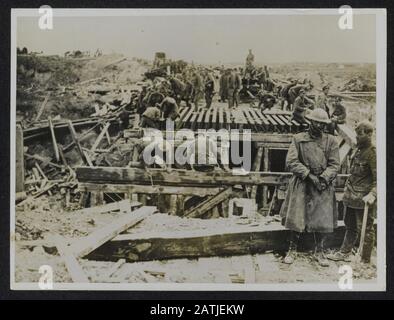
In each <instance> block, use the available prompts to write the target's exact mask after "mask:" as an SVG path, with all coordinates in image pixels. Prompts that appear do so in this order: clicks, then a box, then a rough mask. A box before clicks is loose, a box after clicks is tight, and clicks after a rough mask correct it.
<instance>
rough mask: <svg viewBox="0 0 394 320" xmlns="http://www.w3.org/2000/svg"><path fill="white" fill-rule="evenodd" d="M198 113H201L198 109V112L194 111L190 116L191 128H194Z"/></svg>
mask: <svg viewBox="0 0 394 320" xmlns="http://www.w3.org/2000/svg"><path fill="white" fill-rule="evenodd" d="M198 115H199V113H198V111H197V112H194V113H193V115H192V117H191V118H190V121H189V122H190V128H191V129H194V127H195V123H196V120H197V117H198Z"/></svg>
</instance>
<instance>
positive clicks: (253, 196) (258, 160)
mask: <svg viewBox="0 0 394 320" xmlns="http://www.w3.org/2000/svg"><path fill="white" fill-rule="evenodd" d="M263 153H264V148H263V147H259V148H258V150H257V154H256V158H255V159H254V162H253V166H252V170H253V171H260V168H261V160H262V158H263ZM257 187H258V186H252V190H251V192H250V198H251V199H256V195H257Z"/></svg>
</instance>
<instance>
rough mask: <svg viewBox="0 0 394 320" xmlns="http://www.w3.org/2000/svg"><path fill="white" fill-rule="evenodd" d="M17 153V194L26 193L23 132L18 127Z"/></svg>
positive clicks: (18, 126)
mask: <svg viewBox="0 0 394 320" xmlns="http://www.w3.org/2000/svg"><path fill="white" fill-rule="evenodd" d="M15 139H16V143H15V146H16V152H15V180H16V181H15V192H22V191H25V165H24V158H23V153H24V152H23V130H22V127H21V126H20V125H17V126H16V135H15Z"/></svg>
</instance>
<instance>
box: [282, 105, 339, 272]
mask: <svg viewBox="0 0 394 320" xmlns="http://www.w3.org/2000/svg"><path fill="white" fill-rule="evenodd" d="M307 118H308V119H309V120H310V121H311V124H310V127H309V131H308V132H301V133H298V134H296V135H294V137H293V141H292V143H291V145H290V148H289V151H288V153H287V157H286V166H287V168H288V169H289V170H290V172H292V173H293V176H292V177H291V179H290V182H289V185H288V190H287V194H286V199H285V201H284V203H283V206H282V208H281V212H280V214H281V217H282V218H283V219H284V225H285V227H286V228H287V229H290V230H291V238H290V246H289V251H288V253H287V255H286V257H285V258H284V260H283V262H284V263H287V264H291V263H293V262H294V259H295V258H296V251H297V244H298V240H299V238H300V234H301V233H303V232H313V233H314V239H315V253H314V258H315V260H316V261H317V262H318V263H319V265H320V266H328V261H327V260H326V258H325V256H324V241H325V238H326V236H327V235H328V234H330V233H332V232H333V231H334V228H336V226H337V209H336V200H335V190H334V185H333V180H334V179H335V177H336V175H337V172H338V169H339V165H340V164H339V148H338V143H337V141H336V139H335V137H333V136H332V135H329V134H326V133H324V127H325V126H326V125H327V124H328V123H330V119H329V118H328V116H327V113H326V112H325V111H323V110H321V109H315V110H313V111H312V112H311V113H310V114H309V115H308V116H307Z"/></svg>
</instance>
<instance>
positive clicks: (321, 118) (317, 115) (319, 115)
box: [305, 108, 331, 124]
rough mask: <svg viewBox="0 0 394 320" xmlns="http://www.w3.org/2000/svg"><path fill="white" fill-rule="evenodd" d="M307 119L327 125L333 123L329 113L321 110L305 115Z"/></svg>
mask: <svg viewBox="0 0 394 320" xmlns="http://www.w3.org/2000/svg"><path fill="white" fill-rule="evenodd" d="M305 118H307V119H309V120H313V121H317V122H322V123H327V124H328V123H331V120H330V119H329V118H328V115H327V112H326V111H325V110H323V109H321V108H317V109H314V110H312V112H310V113H309V114H307V115H305Z"/></svg>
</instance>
